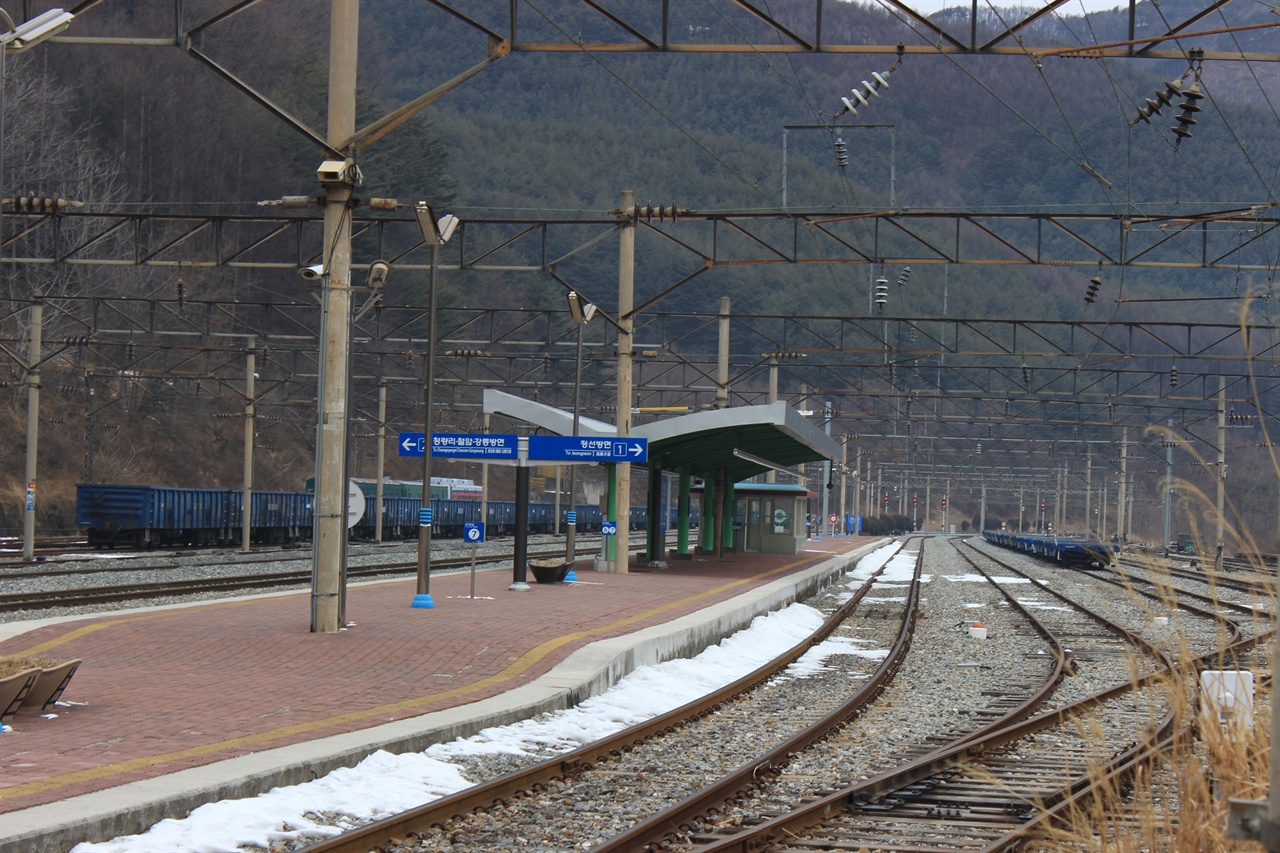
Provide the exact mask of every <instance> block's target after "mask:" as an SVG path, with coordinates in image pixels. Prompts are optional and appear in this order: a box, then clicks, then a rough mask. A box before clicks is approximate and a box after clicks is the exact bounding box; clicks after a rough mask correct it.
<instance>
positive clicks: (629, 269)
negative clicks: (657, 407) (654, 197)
mask: <svg viewBox="0 0 1280 853" xmlns="http://www.w3.org/2000/svg"><path fill="white" fill-rule="evenodd" d="M620 207H621V208H622V213H621V217H622V221H621V229H620V231H619V234H618V416H617V421H616V423H617V427H618V437H619V438H626V437H627V436H629V435H631V398H632V388H631V348H632V347H633V346H634V345H635V343H634V338H633V332H634V329H635V317H633V316H632V314H631V311H632V309H633V308H634V306H635V276H636V220H635V212H636V197H635V193H633V192H632V191H631V190H623V191H622V204H621V205H620ZM617 482H618V487H617V493H618V494H617V508H618V509H617V515H618V517H617V522H618V535H617V537H616V544H615V546H614V552H613V570H614V571H615V572H617V573H618V574H626V573H627V569H628V562H629V559H628V556H629V554H630V535H631V525H630V520H631V463H630V462H619V463H617Z"/></svg>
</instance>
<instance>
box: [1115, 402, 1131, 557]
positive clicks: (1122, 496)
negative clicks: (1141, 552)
mask: <svg viewBox="0 0 1280 853" xmlns="http://www.w3.org/2000/svg"><path fill="white" fill-rule="evenodd" d="M1128 476H1129V431H1128V430H1127V429H1125V428H1124V427H1121V428H1120V493H1119V495H1117V497H1116V541H1117V542H1119V543H1120V546H1121V547H1124V543H1125V540H1126V539H1128V538H1129V528H1128V527H1126V526H1125V508H1126V506H1127V505H1128V502H1127V498H1128V493H1127V492H1126V491H1125V489H1126V487H1127V485H1128V483H1127V478H1128Z"/></svg>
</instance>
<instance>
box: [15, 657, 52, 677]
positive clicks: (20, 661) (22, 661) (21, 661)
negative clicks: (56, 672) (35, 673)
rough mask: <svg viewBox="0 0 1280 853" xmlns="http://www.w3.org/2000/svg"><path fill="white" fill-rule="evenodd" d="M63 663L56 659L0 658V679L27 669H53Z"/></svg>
mask: <svg viewBox="0 0 1280 853" xmlns="http://www.w3.org/2000/svg"><path fill="white" fill-rule="evenodd" d="M61 663H63V661H60V660H58V659H57V658H17V657H13V658H0V678H8V677H9V676H11V675H16V674H18V673H19V672H26V671H27V670H29V669H53V668H54V667H55V666H58V665H59V664H61Z"/></svg>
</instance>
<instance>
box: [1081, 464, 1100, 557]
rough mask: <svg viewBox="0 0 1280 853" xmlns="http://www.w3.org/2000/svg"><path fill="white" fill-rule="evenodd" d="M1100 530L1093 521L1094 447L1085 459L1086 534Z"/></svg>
mask: <svg viewBox="0 0 1280 853" xmlns="http://www.w3.org/2000/svg"><path fill="white" fill-rule="evenodd" d="M1097 530H1098V525H1096V524H1094V523H1093V448H1092V447H1090V448H1089V452H1088V453H1087V454H1085V459H1084V535H1085V536H1092V535H1093V534H1094V533H1095V532H1097Z"/></svg>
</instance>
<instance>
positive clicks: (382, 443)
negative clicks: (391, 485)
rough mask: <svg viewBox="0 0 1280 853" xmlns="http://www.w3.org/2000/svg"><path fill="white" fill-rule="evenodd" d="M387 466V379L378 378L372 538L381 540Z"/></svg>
mask: <svg viewBox="0 0 1280 853" xmlns="http://www.w3.org/2000/svg"><path fill="white" fill-rule="evenodd" d="M386 466H387V380H385V379H379V380H378V472H377V480H378V482H377V486H376V488H377V491H376V492H375V494H374V505H373V508H374V512H376V513H377V516H376V517H375V519H374V527H373V538H374V540H375V541H377V542H381V541H382V491H383V488H382V480H383V478H384V477H385V476H386Z"/></svg>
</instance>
